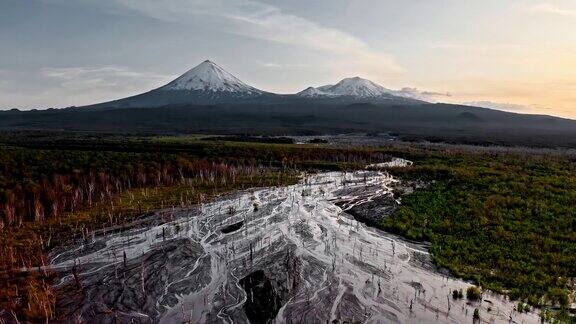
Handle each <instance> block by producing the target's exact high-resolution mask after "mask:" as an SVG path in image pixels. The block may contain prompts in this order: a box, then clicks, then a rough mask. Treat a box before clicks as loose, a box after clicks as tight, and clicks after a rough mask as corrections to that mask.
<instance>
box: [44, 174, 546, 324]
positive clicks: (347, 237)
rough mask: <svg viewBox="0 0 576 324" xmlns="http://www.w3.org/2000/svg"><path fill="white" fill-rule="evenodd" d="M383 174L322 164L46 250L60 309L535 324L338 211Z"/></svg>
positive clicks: (375, 189) (373, 197) (377, 187)
mask: <svg viewBox="0 0 576 324" xmlns="http://www.w3.org/2000/svg"><path fill="white" fill-rule="evenodd" d="M395 182H396V180H395V179H393V178H392V177H390V176H389V175H387V174H386V173H384V172H379V171H359V172H355V173H339V172H332V173H321V174H316V175H313V176H309V177H307V178H306V179H305V180H304V181H303V182H302V183H300V184H298V185H293V186H288V187H278V188H261V189H254V190H252V191H243V192H239V193H237V194H234V195H230V196H226V197H223V198H220V199H218V200H217V201H214V202H212V203H210V204H205V205H203V206H200V207H198V208H191V209H189V210H177V211H175V218H174V220H173V221H170V222H164V223H159V224H158V225H149V226H148V227H142V226H140V227H137V228H133V229H130V230H127V231H124V232H122V233H115V234H110V235H105V236H101V237H96V238H95V241H94V242H93V243H91V244H87V245H76V246H72V247H70V248H69V249H67V250H64V251H63V252H62V253H60V254H58V255H54V256H53V258H52V266H53V267H54V268H55V269H57V270H58V271H60V272H61V275H62V280H61V282H60V283H58V285H57V289H60V290H62V291H63V292H65V294H64V295H65V297H64V298H63V300H60V301H59V305H58V306H59V308H60V309H61V310H62V311H63V312H64V313H65V314H67V318H66V320H67V321H69V322H73V321H77V320H84V321H85V322H88V323H95V322H98V323H118V322H120V323H130V322H133V323H134V322H135V323H149V322H154V323H183V322H188V323H249V322H251V323H267V322H273V323H342V322H363V323H439V322H440V323H472V322H473V318H472V314H473V312H474V309H475V308H479V309H480V313H481V322H486V323H493V322H502V323H505V322H506V323H508V322H510V321H511V320H512V321H513V322H516V323H537V322H539V318H538V316H537V314H535V313H527V314H520V313H517V312H515V311H514V310H513V308H514V304H513V303H511V302H509V301H507V300H506V299H505V298H503V297H501V296H498V295H487V294H485V295H484V296H483V299H484V300H483V301H481V302H474V303H468V302H467V301H466V300H456V301H455V300H453V299H452V297H451V291H452V290H453V289H463V290H465V289H466V288H467V287H468V286H469V284H467V283H465V282H463V281H461V280H457V279H453V278H450V277H447V276H445V275H442V274H440V273H439V272H437V271H435V268H434V267H433V265H432V264H431V263H430V256H429V255H428V252H427V249H426V247H425V246H424V245H419V244H414V243H409V242H406V241H403V240H402V239H399V238H397V237H395V236H392V235H390V234H387V233H385V232H382V231H378V230H375V229H372V228H370V227H367V226H366V225H364V224H362V223H360V222H358V221H356V220H354V218H353V217H352V216H350V215H349V214H348V213H347V212H346V210H349V209H351V208H355V209H356V210H358V209H359V208H360V209H361V208H362V206H363V205H365V206H370V207H369V208H373V204H374V201H387V199H383V197H387V196H389V195H390V194H391V191H392V189H391V187H392V184H394V183H395Z"/></svg>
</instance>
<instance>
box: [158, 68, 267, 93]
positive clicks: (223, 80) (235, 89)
mask: <svg viewBox="0 0 576 324" xmlns="http://www.w3.org/2000/svg"><path fill="white" fill-rule="evenodd" d="M159 90H169V91H171V90H177V91H207V92H230V93H236V94H260V93H263V92H264V91H262V90H259V89H256V88H254V87H251V86H249V85H247V84H246V83H244V82H242V81H240V79H238V78H236V77H235V76H233V75H232V74H230V73H228V72H227V71H225V70H224V69H223V68H221V67H220V66H218V65H217V64H216V63H214V62H211V61H209V60H206V61H204V62H202V63H200V64H199V65H198V66H196V67H194V68H192V69H190V70H189V71H188V72H186V73H184V74H182V75H181V76H180V77H178V78H177V79H176V80H174V81H172V82H170V83H168V84H167V85H165V86H163V87H161V88H160V89H159Z"/></svg>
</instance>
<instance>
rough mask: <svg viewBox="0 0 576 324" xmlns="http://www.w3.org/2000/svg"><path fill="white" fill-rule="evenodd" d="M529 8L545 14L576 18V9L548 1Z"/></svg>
mask: <svg viewBox="0 0 576 324" xmlns="http://www.w3.org/2000/svg"><path fill="white" fill-rule="evenodd" d="M529 10H530V11H531V12H534V13H545V14H552V15H558V16H564V17H570V18H576V10H568V9H564V8H561V7H559V6H557V5H555V4H552V3H548V2H543V3H539V4H536V5H534V6H532V7H530V8H529Z"/></svg>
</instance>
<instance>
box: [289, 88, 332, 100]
mask: <svg viewBox="0 0 576 324" xmlns="http://www.w3.org/2000/svg"><path fill="white" fill-rule="evenodd" d="M296 95H297V96H300V97H308V98H317V97H329V96H334V95H333V94H330V93H327V92H324V91H322V90H320V89H319V88H314V87H308V88H306V89H304V90H302V91H300V92H298V93H297V94H296Z"/></svg>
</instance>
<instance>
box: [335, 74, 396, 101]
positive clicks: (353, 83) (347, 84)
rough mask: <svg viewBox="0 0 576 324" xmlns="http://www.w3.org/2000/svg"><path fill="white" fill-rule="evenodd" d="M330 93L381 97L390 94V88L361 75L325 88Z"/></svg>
mask: <svg viewBox="0 0 576 324" xmlns="http://www.w3.org/2000/svg"><path fill="white" fill-rule="evenodd" d="M325 91H326V92H328V93H332V94H336V95H341V96H353V97H362V98H366V97H380V96H382V95H389V94H390V93H391V91H390V90H388V89H386V88H384V87H382V86H381V85H378V84H376V83H374V82H372V81H370V80H366V79H362V78H359V77H354V78H346V79H344V80H342V81H340V82H338V83H336V84H335V85H333V86H332V87H330V88H328V89H326V90H325Z"/></svg>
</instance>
